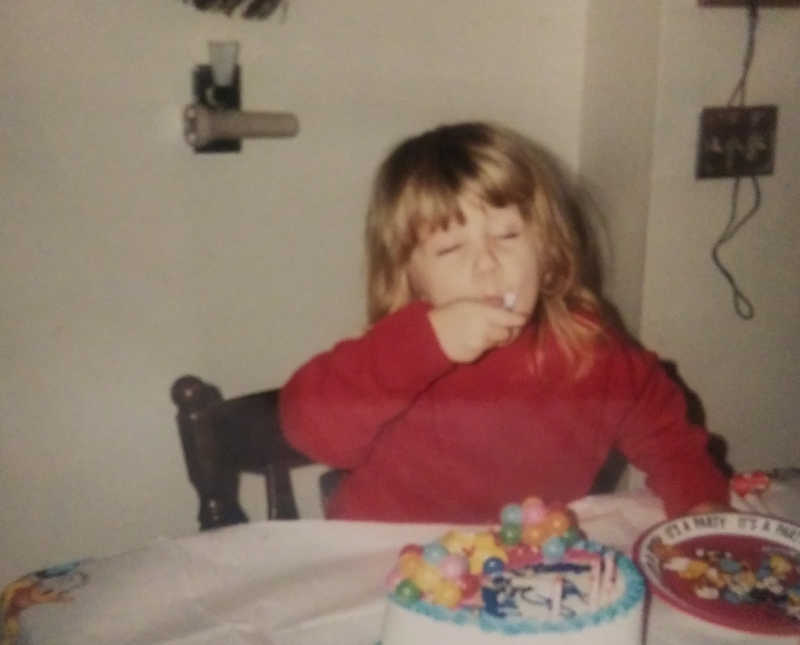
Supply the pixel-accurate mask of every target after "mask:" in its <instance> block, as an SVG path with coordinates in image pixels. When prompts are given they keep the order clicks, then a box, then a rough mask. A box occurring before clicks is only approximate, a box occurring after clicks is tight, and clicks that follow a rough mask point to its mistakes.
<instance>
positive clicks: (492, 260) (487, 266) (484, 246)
mask: <svg viewBox="0 0 800 645" xmlns="http://www.w3.org/2000/svg"><path fill="white" fill-rule="evenodd" d="M499 265H500V262H499V260H498V257H497V249H496V248H495V244H494V240H493V239H492V238H484V239H483V240H481V241H480V242H479V243H478V245H477V249H476V257H475V270H476V272H478V273H489V272H492V271H495V270H496V269H497V267H498V266H499Z"/></svg>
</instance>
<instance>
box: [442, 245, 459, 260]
mask: <svg viewBox="0 0 800 645" xmlns="http://www.w3.org/2000/svg"><path fill="white" fill-rule="evenodd" d="M460 248H461V244H450V245H448V246H445V247H442V248H440V249H437V250H436V255H437V256H439V257H441V256H442V255H448V254H450V253H454V252H455V251H458V249H460Z"/></svg>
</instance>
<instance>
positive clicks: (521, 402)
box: [280, 302, 728, 523]
mask: <svg viewBox="0 0 800 645" xmlns="http://www.w3.org/2000/svg"><path fill="white" fill-rule="evenodd" d="M427 311H428V306H427V305H425V304H423V303H420V302H417V303H412V304H411V305H409V306H407V307H405V308H404V309H402V310H400V311H398V312H396V313H394V314H392V315H390V316H387V317H386V318H384V319H382V320H381V321H379V322H378V323H377V324H375V325H374V326H373V327H372V328H371V329H370V330H369V331H368V332H367V333H366V334H365V335H364V336H362V337H360V338H357V339H352V340H346V341H343V342H341V343H339V344H337V345H336V346H335V347H334V348H333V349H332V350H330V351H329V352H325V353H322V354H320V355H318V356H316V357H315V358H313V359H311V360H310V361H309V362H308V363H306V364H305V365H304V366H302V367H301V368H300V369H299V370H298V371H297V372H296V373H295V374H294V375H293V376H292V378H291V379H290V380H289V382H288V383H287V384H286V385H285V386H284V387H283V388H282V391H281V398H280V412H281V423H282V426H283V429H284V432H285V434H286V437H287V439H288V440H289V442H290V443H291V444H292V445H294V446H295V448H297V449H298V450H300V451H301V452H303V453H305V454H307V455H309V456H310V457H311V458H312V459H314V460H315V461H318V462H321V463H326V464H329V465H331V466H334V467H336V468H342V469H345V470H348V471H350V472H349V474H348V475H347V476H346V477H345V479H344V480H343V481H342V482H341V483H340V485H339V486H338V488H337V490H336V493H335V495H334V497H333V498H332V499H331V501H330V503H329V506H328V509H327V515H328V516H329V517H334V518H350V519H372V520H389V521H441V522H469V523H473V522H487V521H493V520H495V519H496V516H497V512H498V509H500V508H501V507H502V506H503V505H504V504H506V503H508V502H509V501H519V500H522V499H523V498H525V497H527V496H529V495H537V496H539V497H541V498H543V499H544V500H545V501H547V502H554V501H560V502H564V503H566V502H569V501H571V500H573V499H577V498H579V497H582V496H583V495H585V494H586V493H587V492H588V491H589V489H590V488H591V486H592V483H593V481H594V478H595V475H596V474H597V471H598V469H599V468H600V467H601V466H602V465H603V463H604V462H605V459H606V457H607V455H608V453H609V451H610V449H611V448H612V447H613V446H614V445H616V446H618V447H619V449H620V450H621V451H622V452H623V453H624V454H625V455H626V457H627V458H628V459H629V460H630V461H631V463H633V464H634V465H635V466H636V467H638V468H639V469H641V470H643V471H644V472H645V473H646V475H647V483H648V486H649V487H650V488H651V489H652V490H653V491H655V493H656V494H658V495H659V496H660V497H661V498H662V500H663V501H664V504H665V507H666V510H667V513H668V514H669V515H676V514H679V513H681V512H683V511H685V510H687V509H688V508H690V507H691V506H694V505H695V504H697V503H700V502H703V501H715V502H720V503H726V502H727V499H728V492H727V491H728V488H727V481H726V480H725V478H724V477H723V475H722V474H721V473H720V472H719V471H718V470H717V469H716V468H715V467H714V465H713V463H712V461H711V459H710V457H709V456H708V454H707V452H706V443H707V439H708V435H707V433H706V432H705V431H704V430H703V429H701V428H698V427H696V426H691V425H689V424H688V422H687V421H686V414H685V402H684V397H683V393H682V392H681V390H680V389H679V388H678V387H677V386H676V385H675V384H674V383H673V382H672V381H671V380H670V379H669V377H668V376H667V375H666V373H665V372H664V371H663V370H662V368H661V366H660V363H659V361H658V358H657V357H656V356H655V355H654V354H652V353H650V352H646V351H644V350H642V349H641V348H639V347H638V346H636V345H635V344H633V343H631V342H628V341H626V340H625V339H624V338H623V337H622V336H621V335H619V334H616V333H614V332H610V334H609V340H608V342H605V343H602V344H601V346H600V347H599V348H598V350H597V356H596V358H595V360H594V362H593V364H592V367H591V369H590V370H589V372H588V373H587V374H586V375H584V376H582V377H580V378H572V377H570V376H569V375H568V374H569V370H568V366H567V363H566V360H565V358H564V356H563V354H562V353H561V352H560V350H558V349H557V347H556V345H555V341H554V340H552V339H551V340H549V341H544V342H545V343H547V345H546V346H545V347H544V352H545V355H546V356H547V359H546V360H545V364H544V365H543V366H541V365H540V366H538V367H537V368H533V367H532V356H533V353H532V352H533V349H532V340H533V333H532V331H531V330H528V331H526V332H523V334H522V335H521V336H520V337H519V338H517V339H516V340H515V341H514V342H513V343H511V344H510V345H508V346H506V347H502V348H499V349H495V350H493V351H490V352H488V353H487V354H485V355H484V356H483V357H482V358H481V359H479V360H478V361H476V362H474V363H470V364H456V363H453V362H451V361H450V360H449V359H448V358H447V357H446V356H445V354H444V353H443V352H442V349H441V347H440V346H439V344H438V341H437V340H436V336H435V334H434V331H433V328H432V326H431V324H430V321H429V319H428V316H427Z"/></svg>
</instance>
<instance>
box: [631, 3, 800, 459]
mask: <svg viewBox="0 0 800 645" xmlns="http://www.w3.org/2000/svg"><path fill="white" fill-rule="evenodd" d="M696 5H697V3H696V2H695V0H665V1H662V2H661V6H662V9H661V29H660V45H659V47H660V56H659V60H660V65H659V68H660V69H659V74H658V100H657V109H656V121H655V129H654V132H655V138H654V142H653V150H654V152H653V159H654V163H653V174H652V190H651V197H650V200H651V208H650V214H649V225H648V232H647V246H646V253H645V258H646V266H645V280H644V291H643V297H642V301H643V309H642V325H641V332H642V338H643V340H644V341H645V343H646V344H648V345H650V346H652V347H654V348H656V349H657V350H658V351H659V352H661V353H662V354H663V355H665V356H666V357H668V358H671V359H673V360H675V361H676V362H677V364H678V366H679V368H680V370H681V372H682V373H683V375H684V377H685V379H686V380H687V381H688V383H689V385H690V386H692V387H693V388H694V389H695V390H697V391H698V392H699V394H700V395H701V397H702V399H703V402H704V404H705V408H706V413H707V423H708V426H709V428H710V429H711V431H712V432H715V433H719V434H721V435H723V436H724V437H725V439H726V440H727V442H728V444H729V449H730V459H731V462H732V463H733V465H734V466H735V467H737V468H742V469H743V468H753V467H769V466H788V465H790V464H795V465H798V464H799V463H800V438H798V437H800V433H798V430H800V427H798V419H799V418H800V416H798V407H797V403H798V401H800V323H799V322H798V321H800V212H798V207H799V205H800V184H798V181H797V179H798V176H800V148H798V145H797V142H798V140H800V92H798V88H800V65H798V61H800V10H797V9H782V10H777V9H764V10H762V11H761V18H760V22H759V27H758V32H757V44H756V55H755V60H754V62H753V67H752V70H751V72H750V78H749V82H748V95H747V100H748V103H751V104H759V103H774V104H777V105H778V106H779V116H778V133H777V158H776V162H775V173H774V175H772V176H769V177H764V178H762V179H761V180H760V183H761V187H762V191H763V204H762V207H761V209H760V210H759V211H758V214H757V215H756V216H755V218H754V219H753V220H751V221H750V222H749V223H748V224H747V225H746V226H745V227H744V228H743V229H741V231H740V233H739V234H738V235H737V236H736V237H735V238H734V239H733V241H732V242H730V243H729V244H727V245H726V246H724V247H723V250H722V251H721V255H722V257H723V258H724V260H725V262H726V263H727V265H728V267H729V268H730V269H731V270H732V271H733V274H734V275H735V276H736V278H737V279H738V281H739V283H740V285H741V287H742V289H743V291H744V292H745V294H746V295H747V296H748V297H749V298H750V299H751V300H752V302H753V304H754V306H755V308H756V315H755V318H754V319H753V320H751V321H749V322H746V321H743V320H741V319H739V318H738V317H737V316H736V315H735V314H734V312H733V307H732V297H731V291H730V289H729V287H728V285H727V283H726V282H725V281H724V279H723V278H722V276H721V275H720V273H719V272H718V271H717V270H716V268H715V267H714V266H713V264H712V262H711V259H710V251H711V247H712V245H713V244H714V242H715V241H716V239H717V237H718V236H719V235H720V233H721V232H722V230H723V229H724V227H725V224H726V221H727V218H728V215H729V212H730V199H731V197H730V196H731V185H732V180H726V179H722V180H720V179H715V180H702V181H697V180H695V179H694V166H695V150H696V139H697V127H698V119H699V114H700V110H701V108H702V107H704V106H713V105H724V104H725V103H726V102H727V100H728V97H729V96H730V94H731V91H732V90H733V87H734V85H735V84H736V81H737V80H738V77H739V74H740V70H741V61H742V57H743V54H744V43H745V35H746V18H745V16H746V13H745V11H744V10H743V9H737V10H732V9H700V8H698V7H697V6H696ZM751 203H752V191H751V189H750V185H749V182H743V184H742V188H741V193H740V213H741V214H743V213H744V212H745V210H746V209H748V208H749V207H750V204H751Z"/></svg>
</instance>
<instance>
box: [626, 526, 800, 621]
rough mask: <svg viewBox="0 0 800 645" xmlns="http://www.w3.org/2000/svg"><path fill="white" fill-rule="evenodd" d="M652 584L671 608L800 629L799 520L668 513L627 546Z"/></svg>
mask: <svg viewBox="0 0 800 645" xmlns="http://www.w3.org/2000/svg"><path fill="white" fill-rule="evenodd" d="M633 556H634V560H635V562H636V564H638V565H639V568H640V569H641V570H642V572H643V573H644V575H645V578H646V579H647V581H648V583H649V585H650V588H651V590H652V591H653V592H654V593H655V594H657V595H658V596H660V597H661V598H662V599H664V600H665V601H666V602H667V603H669V604H670V605H672V606H673V607H675V608H676V609H678V610H680V611H683V612H686V613H687V614H691V615H692V616H695V617H697V618H701V619H703V620H706V621H709V622H712V623H716V624H718V625H724V626H725V627H729V628H733V629H737V630H742V631H746V632H751V633H753V634H770V635H791V634H798V635H800V525H798V524H795V523H793V522H790V521H787V520H782V519H780V518H776V517H770V516H766V515H757V514H750V513H708V514H702V515H689V516H685V517H679V518H676V519H673V520H667V521H666V522H662V523H660V524H657V525H655V526H653V527H652V528H650V529H649V530H648V531H646V532H645V533H644V534H643V535H642V536H640V537H639V539H638V540H637V541H636V544H634V547H633Z"/></svg>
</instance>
